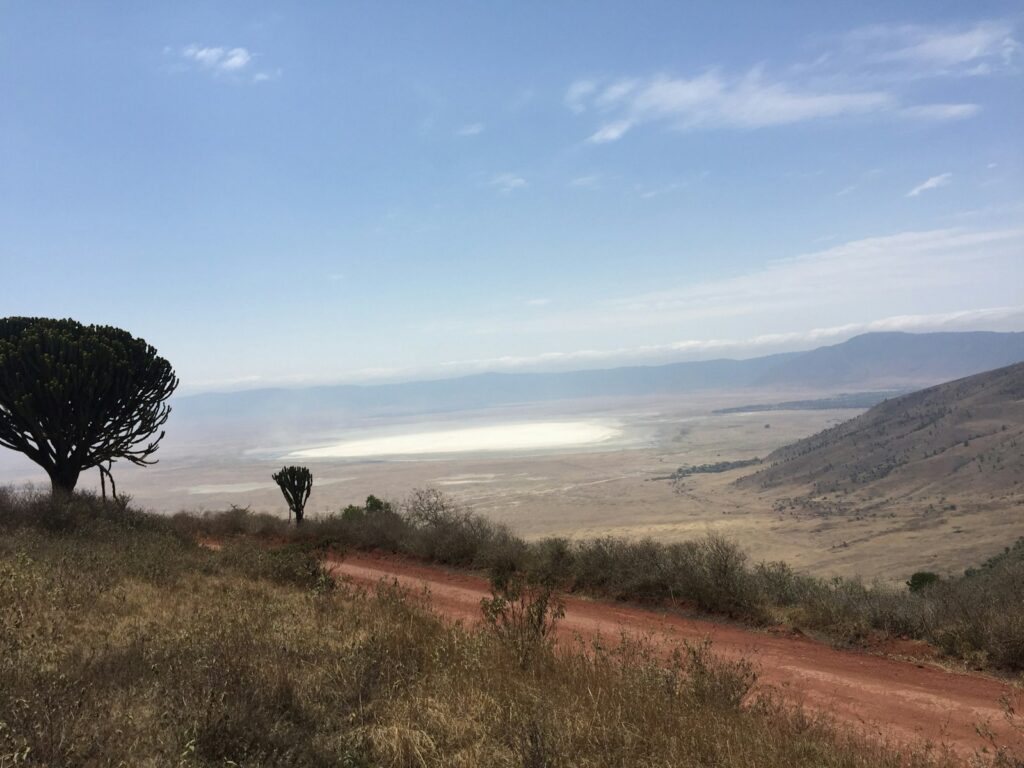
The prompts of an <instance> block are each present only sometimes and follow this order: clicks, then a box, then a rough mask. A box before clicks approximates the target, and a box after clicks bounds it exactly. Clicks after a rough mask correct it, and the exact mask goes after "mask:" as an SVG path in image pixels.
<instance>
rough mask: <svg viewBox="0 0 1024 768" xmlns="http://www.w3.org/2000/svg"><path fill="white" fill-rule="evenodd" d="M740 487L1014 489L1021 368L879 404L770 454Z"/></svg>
mask: <svg viewBox="0 0 1024 768" xmlns="http://www.w3.org/2000/svg"><path fill="white" fill-rule="evenodd" d="M765 463H766V464H767V465H768V466H767V467H766V468H765V469H762V470H761V471H759V472H756V473H754V474H753V475H749V476H747V477H745V478H742V479H740V480H739V481H738V484H739V485H740V486H745V487H750V488H756V487H760V488H772V487H777V486H781V485H786V484H794V485H807V486H810V487H811V490H812V491H813V492H814V493H831V492H836V491H855V490H858V489H864V488H865V487H867V486H870V487H871V488H872V489H873V490H878V491H880V492H889V491H891V490H893V489H895V488H900V489H902V490H906V491H917V490H923V489H927V490H929V491H933V492H942V491H945V490H950V491H955V492H958V493H959V492H963V491H971V490H976V491H982V492H985V493H999V492H1006V491H1013V490H1024V363H1018V364H1016V365H1011V366H1008V367H1005V368H1000V369H998V370H994V371H988V372H986V373H981V374H977V375H974V376H969V377H967V378H963V379H958V380H956V381H951V382H948V383H945V384H940V385H938V386H935V387H931V388H929V389H924V390H921V391H919V392H913V393H911V394H909V395H903V396H901V397H897V398H893V399H891V400H886V401H885V402H882V403H879V404H878V405H876V406H875V407H874V408H872V409H870V410H869V411H867V412H865V413H863V414H861V415H860V416H857V417H856V418H854V419H850V420H849V421H846V422H844V423H842V424H839V425H837V426H835V427H832V428H831V429H827V430H825V431H823V432H819V433H818V434H816V435H812V436H811V437H808V438H805V439H803V440H800V441H798V442H796V443H793V444H791V445H788V446H785V447H783V448H779V449H778V450H776V451H775V452H773V453H772V454H770V455H769V456H768V458H767V459H766V460H765Z"/></svg>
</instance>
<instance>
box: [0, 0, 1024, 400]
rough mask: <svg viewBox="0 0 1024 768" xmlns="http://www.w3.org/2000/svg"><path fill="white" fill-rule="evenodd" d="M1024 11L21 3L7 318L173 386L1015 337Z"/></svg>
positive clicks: (14, 62) (9, 114)
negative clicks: (975, 331) (156, 374)
mask: <svg viewBox="0 0 1024 768" xmlns="http://www.w3.org/2000/svg"><path fill="white" fill-rule="evenodd" d="M1022 41H1024V6H1022V5H1021V4H1020V3H1019V2H1012V3H1009V2H1008V3H999V2H992V3H986V2H973V3H964V2H955V3H953V2H937V1H936V0H927V1H926V2H919V3H893V2H891V0H886V2H877V3H876V2H857V3H843V4H839V3H822V2H789V3H765V2H751V3H726V2H707V3H692V2H687V3H683V2H675V1H673V2H625V1H624V0H623V1H622V2H615V3H612V2H596V1H594V0H587V1H586V2H583V1H582V0H581V1H579V2H572V1H571V0H560V1H559V2H525V1H523V0H518V1H517V2H482V1H479V2H465V3H460V2H448V3H441V2H437V3H435V2H402V3H398V2H377V1H375V2H359V3H354V2H350V3H342V2H337V3H334V2H321V3H298V2H296V3H280V4H269V3H259V2H237V3H215V2H201V3H187V2H172V3H166V2H161V3H143V2H123V3H102V2H92V3H62V4H56V3H48V2H42V1H41V0H26V1H25V2H9V1H0V270H2V272H0V276H2V277H0V314H5V315H9V314H19V315H48V316H71V317H74V318H76V319H79V320H82V321H86V322H101V323H110V324H114V325H119V326H122V327H125V328H127V329H129V330H131V331H132V332H134V333H136V334H138V335H141V336H143V337H144V338H146V339H147V340H148V341H150V342H151V343H153V344H154V345H156V346H157V348H158V349H159V350H160V351H161V352H162V353H163V354H164V355H166V356H167V357H168V358H169V359H170V360H171V361H172V363H173V364H174V365H175V367H176V368H177V369H178V371H179V373H180V375H181V377H182V379H183V385H184V387H183V388H184V390H192V391H195V390H200V389H207V388H220V387H234V386H253V385H258V384H263V383H281V382H284V383H289V382H296V383H299V382H312V381H316V382H321V381H343V380H362V379H367V378H373V377H388V376H392V377H414V376H420V375H438V374H449V373H458V372H463V371H471V370H480V369H499V370H509V369H513V370H521V369H540V368H549V367H553V366H562V367H583V366H592V365H595V364H600V365H611V364H618V363H620V362H634V361H637V360H670V359H687V358H691V357H707V356H729V355H736V356H749V355H753V354H759V353H760V352H762V351H774V350H776V349H780V348H794V347H809V346H813V345H816V344H818V343H829V342H832V341H837V340H841V339H842V338H845V337H846V336H848V335H850V334H852V333H856V332H860V331H862V330H868V329H889V328H893V329H910V330H930V329H935V328H952V329H963V328H994V329H1014V330H1021V329H1024V76H1022V74H1024V44H1022Z"/></svg>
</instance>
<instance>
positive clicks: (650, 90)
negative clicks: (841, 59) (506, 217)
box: [589, 68, 896, 144]
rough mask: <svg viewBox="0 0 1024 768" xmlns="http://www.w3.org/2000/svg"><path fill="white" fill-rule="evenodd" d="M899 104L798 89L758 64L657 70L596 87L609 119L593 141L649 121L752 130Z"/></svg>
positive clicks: (881, 96) (597, 105)
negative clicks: (732, 70)
mask: <svg viewBox="0 0 1024 768" xmlns="http://www.w3.org/2000/svg"><path fill="white" fill-rule="evenodd" d="M895 103H896V102H895V99H894V98H893V96H892V95H890V94H888V93H884V92H881V91H845V92H842V91H827V90H815V89H812V88H799V87H796V86H794V85H793V84H790V83H786V82H783V81H779V80H771V79H769V78H768V77H766V76H765V75H764V73H763V72H762V70H761V69H760V68H755V69H752V70H750V71H749V72H747V73H746V74H744V75H741V76H738V77H736V76H729V75H726V74H724V73H723V72H721V71H719V70H711V71H708V72H704V73H702V74H699V75H696V76H695V77H691V78H685V77H668V76H666V75H658V76H656V77H653V78H650V79H648V80H646V81H644V82H642V83H636V82H635V81H632V82H631V84H630V87H629V88H626V87H624V86H623V84H622V83H621V82H615V83H612V84H610V85H608V86H606V87H605V88H603V89H600V90H596V91H594V92H593V95H592V98H591V99H590V102H589V105H590V106H591V107H592V108H593V110H594V111H595V112H597V113H598V114H600V115H602V116H603V117H605V120H604V122H603V123H602V124H601V125H600V126H599V127H598V129H597V131H595V132H594V133H593V134H592V135H591V136H590V139H589V141H591V142H592V143H597V144H602V143H607V142H611V141H617V140H618V139H621V138H622V137H623V136H625V135H626V133H627V132H628V131H629V130H630V129H632V128H633V127H635V126H637V125H640V124H642V123H650V122H663V123H666V124H668V125H669V126H671V127H673V128H678V129H695V128H740V129H753V128H765V127H768V126H775V125H787V124H791V123H799V122H805V121H809V120H819V119H823V118H830V117H838V116H841V115H856V114H866V113H870V112H877V111H880V110H888V109H892V108H893V107H894V106H895ZM609 118H610V119H609Z"/></svg>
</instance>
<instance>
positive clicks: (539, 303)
mask: <svg viewBox="0 0 1024 768" xmlns="http://www.w3.org/2000/svg"><path fill="white" fill-rule="evenodd" d="M550 303H551V299H528V300H527V301H526V306H528V307H543V306H546V305H548V304H550Z"/></svg>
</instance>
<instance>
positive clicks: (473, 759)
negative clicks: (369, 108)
mask: <svg viewBox="0 0 1024 768" xmlns="http://www.w3.org/2000/svg"><path fill="white" fill-rule="evenodd" d="M179 522H180V521H179ZM752 680H753V672H752V670H751V669H750V668H749V667H748V666H747V665H745V664H743V663H735V662H732V663H724V662H720V661H717V660H715V658H714V657H713V656H712V655H711V654H710V653H709V652H708V650H707V649H706V648H703V647H697V648H689V649H682V653H681V654H680V655H679V656H678V657H676V658H675V659H672V660H666V659H664V658H663V657H661V656H658V655H655V654H654V653H653V652H652V649H650V648H648V647H645V646H644V645H643V644H637V643H627V642H624V643H622V644H621V645H618V646H615V647H612V648H610V649H604V650H602V649H595V648H591V649H589V650H588V652H584V651H583V649H565V650H561V651H558V652H556V651H554V650H552V649H550V648H548V647H546V646H545V647H542V648H541V650H540V651H539V652H538V654H537V655H536V656H535V657H534V658H533V661H532V662H531V663H530V664H529V665H527V666H525V668H524V667H523V666H522V665H521V664H519V663H517V658H516V656H515V654H514V653H513V652H512V650H511V649H510V648H509V647H508V646H507V645H506V644H505V643H504V642H503V641H502V639H501V638H500V637H499V636H498V635H496V634H492V633H491V632H489V631H487V630H486V629H477V630H471V629H466V628H462V627H457V626H449V625H446V624H444V623H442V622H441V621H440V620H438V619H437V618H436V617H434V616H433V615H431V614H430V613H428V612H427V611H426V610H425V609H424V607H423V606H422V605H420V604H419V602H418V601H417V599H416V598H415V597H411V596H409V595H405V594H402V593H401V592H399V591H397V590H394V589H392V590H387V589H385V590H383V591H381V592H379V593H378V594H376V595H368V594H365V593H363V592H360V591H355V590H351V589H347V588H344V587H342V588H334V587H333V582H332V581H331V580H330V579H328V578H327V577H326V574H324V572H323V571H322V569H321V568H320V566H319V564H318V562H317V560H316V558H315V557H313V556H312V555H311V554H310V552H309V551H308V550H307V549H303V548H302V547H297V546H289V547H285V548H283V549H280V550H277V551H275V552H266V551H264V550H261V549H257V548H254V547H253V546H252V545H250V544H240V545H237V546H228V547H226V548H225V549H224V550H222V551H219V552H212V551H209V550H206V549H203V548H201V547H199V546H197V545H196V544H195V542H194V540H193V539H192V538H191V537H190V536H187V535H182V533H181V526H180V525H178V524H176V523H175V522H174V521H169V520H167V519H161V518H155V517H150V516H147V515H142V514H139V513H136V512H133V511H132V510H130V509H120V508H118V507H116V506H113V505H105V504H102V503H99V502H97V501H95V500H93V499H89V498H78V499H76V500H74V501H73V502H72V503H70V504H66V505H61V506H59V507H54V505H52V504H48V503H47V502H45V501H44V500H42V499H39V498H35V499H32V498H29V499H19V498H16V497H13V496H11V495H10V494H7V495H5V496H3V497H2V498H0V765H2V766H5V768H6V766H14V765H18V766H21V765H25V766H114V765H130V766H232V765H234V766H246V767H249V766H324V765H339V766H609V765H620V766H633V765H636V766H679V765H720V766H759V767H760V768H771V766H824V767H828V766H849V767H850V768H853V767H855V766H865V767H866V766H931V765H953V764H955V761H954V760H952V759H943V758H942V757H941V756H935V755H933V756H929V755H928V754H926V753H923V752H915V751H913V750H906V749H903V750H900V751H899V752H897V751H895V750H887V749H885V748H883V747H880V746H877V745H869V744H867V743H865V742H863V741H860V740H858V739H857V738H855V737H853V736H852V735H849V734H844V733H841V732H838V731H835V730H833V729H831V728H830V727H829V726H827V725H826V724H823V723H820V722H816V721H813V720H809V719H808V718H807V717H806V716H804V715H801V714H799V713H796V712H793V711H790V710H787V709H785V708H783V707H782V706H780V705H778V704H776V703H775V702H773V701H772V700H771V699H770V698H765V697H762V698H759V699H758V700H756V701H752V700H750V699H749V698H748V697H747V696H746V692H747V691H748V690H749V686H750V684H751V682H752ZM991 759H992V758H991V756H989V757H988V758H986V760H985V762H986V763H988V762H989V761H990V760H991ZM1000 759H1002V758H1000ZM1007 759H1009V758H1007ZM1002 764H1005V765H1010V764H1011V763H1009V762H1005V761H1004V762H1003V763H1002Z"/></svg>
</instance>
